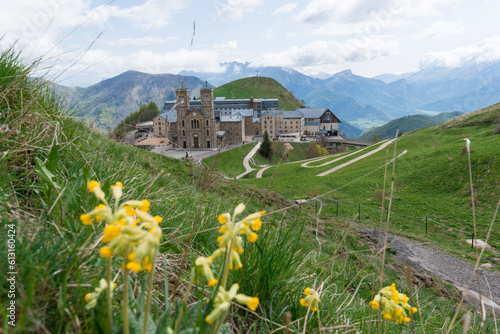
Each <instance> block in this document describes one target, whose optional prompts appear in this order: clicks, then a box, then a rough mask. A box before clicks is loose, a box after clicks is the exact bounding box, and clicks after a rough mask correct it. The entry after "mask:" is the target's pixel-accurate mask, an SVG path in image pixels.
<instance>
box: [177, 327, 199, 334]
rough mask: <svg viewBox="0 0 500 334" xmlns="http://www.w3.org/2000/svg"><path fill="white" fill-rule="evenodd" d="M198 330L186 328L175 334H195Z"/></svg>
mask: <svg viewBox="0 0 500 334" xmlns="http://www.w3.org/2000/svg"><path fill="white" fill-rule="evenodd" d="M199 331H200V330H199V329H198V328H188V329H183V330H181V331H180V332H177V334H197V333H199Z"/></svg>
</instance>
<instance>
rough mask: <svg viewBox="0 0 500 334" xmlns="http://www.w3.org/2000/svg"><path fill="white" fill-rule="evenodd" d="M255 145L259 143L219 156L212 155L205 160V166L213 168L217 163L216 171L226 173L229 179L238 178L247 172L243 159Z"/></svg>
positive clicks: (243, 146) (240, 147)
mask: <svg viewBox="0 0 500 334" xmlns="http://www.w3.org/2000/svg"><path fill="white" fill-rule="evenodd" d="M255 145H257V143H250V144H246V145H242V146H239V147H236V148H234V149H232V150H229V151H225V152H222V153H220V154H217V155H212V156H211V157H209V158H206V159H203V164H204V165H205V166H208V167H211V166H213V165H214V163H215V164H216V167H215V169H216V170H218V171H220V172H222V173H224V174H225V175H226V176H227V177H236V176H238V175H240V174H241V173H243V172H244V171H245V167H243V159H244V158H245V156H246V155H247V154H248V152H250V151H251V150H252V148H253V147H254V146H255Z"/></svg>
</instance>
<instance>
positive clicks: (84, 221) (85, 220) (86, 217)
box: [80, 213, 92, 225]
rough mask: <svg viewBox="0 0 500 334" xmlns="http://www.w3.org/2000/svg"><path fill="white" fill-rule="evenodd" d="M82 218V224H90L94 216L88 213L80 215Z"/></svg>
mask: <svg viewBox="0 0 500 334" xmlns="http://www.w3.org/2000/svg"><path fill="white" fill-rule="evenodd" d="M80 220H81V221H82V224H83V225H90V224H92V217H91V216H90V215H88V214H85V213H84V214H83V215H80Z"/></svg>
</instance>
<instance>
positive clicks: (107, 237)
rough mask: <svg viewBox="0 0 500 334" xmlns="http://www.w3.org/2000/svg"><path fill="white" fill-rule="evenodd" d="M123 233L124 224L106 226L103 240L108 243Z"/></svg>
mask: <svg viewBox="0 0 500 334" xmlns="http://www.w3.org/2000/svg"><path fill="white" fill-rule="evenodd" d="M120 234H122V226H119V225H115V224H111V225H108V226H106V227H105V228H104V236H103V237H102V242H104V243H105V244H107V243H108V242H110V241H112V240H113V239H114V238H116V237H117V236H119V235H120Z"/></svg>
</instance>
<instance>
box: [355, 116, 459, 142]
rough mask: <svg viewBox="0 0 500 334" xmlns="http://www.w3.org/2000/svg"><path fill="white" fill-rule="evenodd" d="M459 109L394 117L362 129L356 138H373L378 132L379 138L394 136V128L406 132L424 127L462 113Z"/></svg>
mask: <svg viewBox="0 0 500 334" xmlns="http://www.w3.org/2000/svg"><path fill="white" fill-rule="evenodd" d="M462 114H463V113H462V112H460V111H454V112H451V113H444V112H443V113H440V114H438V115H436V116H428V115H410V116H405V117H401V118H398V119H394V120H392V121H390V122H389V123H387V124H384V125H382V126H379V127H372V128H369V129H367V130H366V131H364V132H363V133H362V134H361V135H360V136H359V137H358V139H361V140H373V137H374V136H375V135H376V134H378V135H379V137H380V139H388V138H394V136H395V135H396V130H397V129H399V131H400V132H402V133H406V132H410V131H415V130H418V129H422V128H426V127H429V126H433V125H437V124H441V123H444V122H446V121H448V120H450V119H452V118H453V117H457V116H460V115H462Z"/></svg>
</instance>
